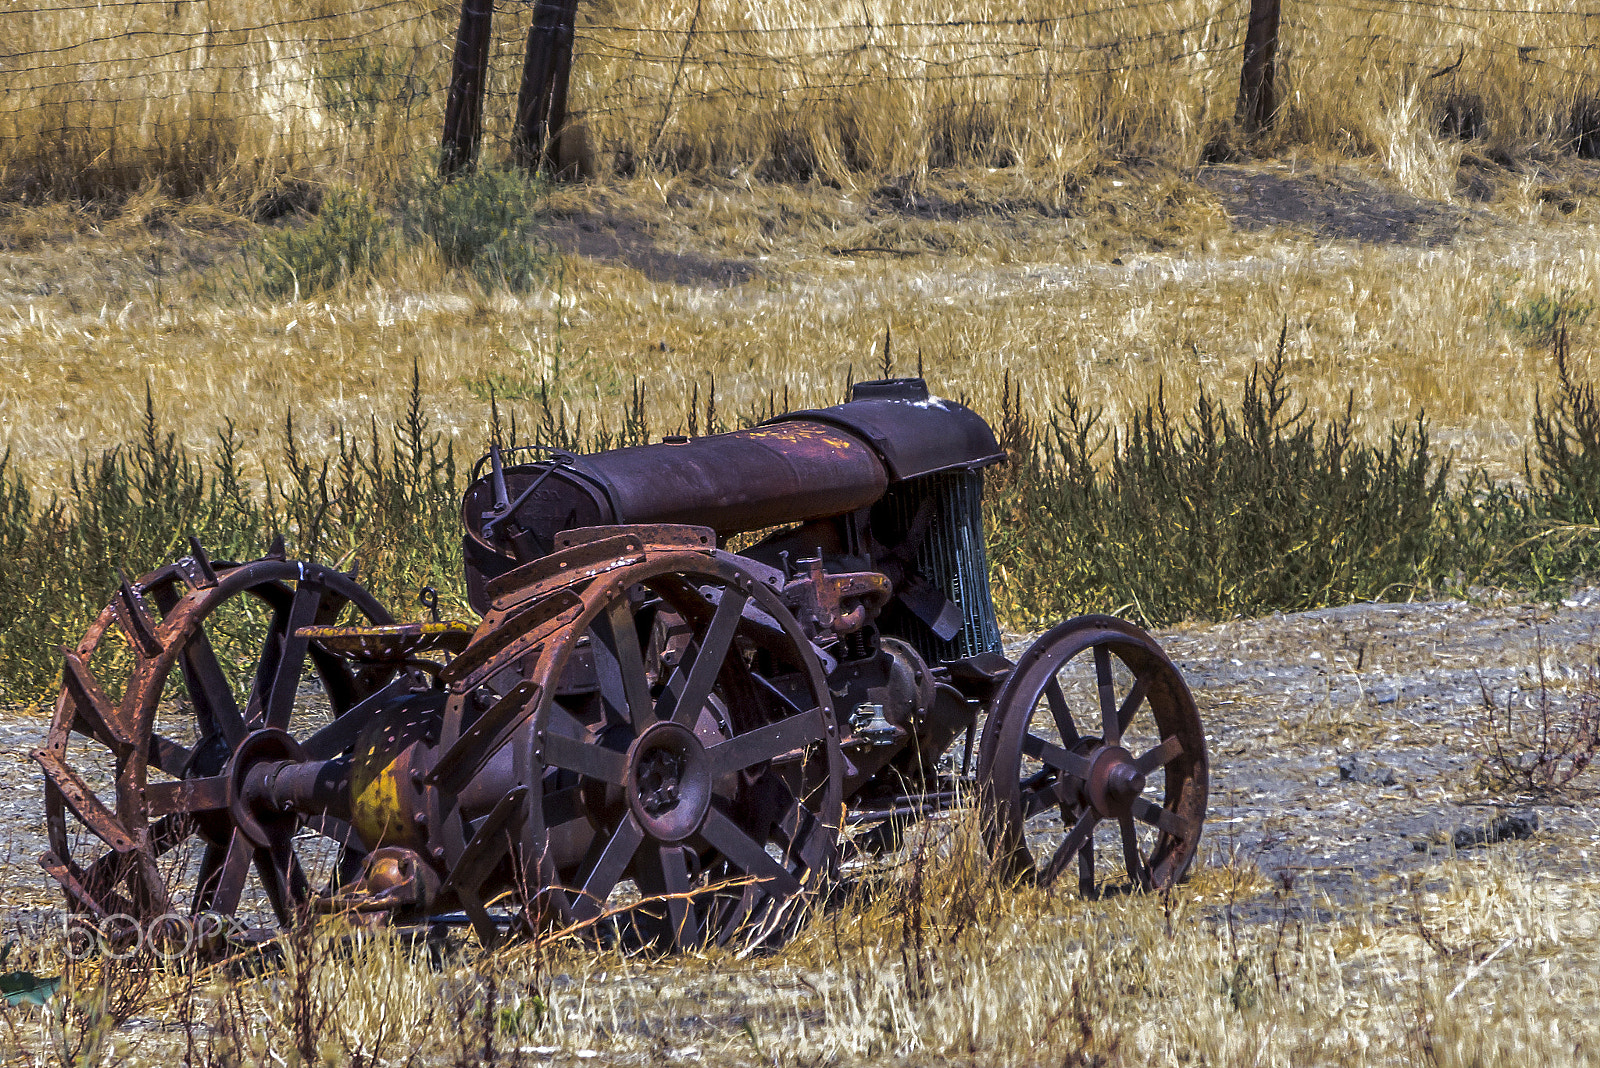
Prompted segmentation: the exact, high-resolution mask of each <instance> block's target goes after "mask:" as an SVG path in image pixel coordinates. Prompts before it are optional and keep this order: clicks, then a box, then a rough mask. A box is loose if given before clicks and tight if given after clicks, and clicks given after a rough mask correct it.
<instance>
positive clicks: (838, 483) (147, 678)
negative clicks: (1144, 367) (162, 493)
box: [33, 379, 1208, 950]
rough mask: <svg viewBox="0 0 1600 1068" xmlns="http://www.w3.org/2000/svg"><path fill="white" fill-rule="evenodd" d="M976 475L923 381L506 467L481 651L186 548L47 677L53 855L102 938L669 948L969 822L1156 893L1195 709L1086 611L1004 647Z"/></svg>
mask: <svg viewBox="0 0 1600 1068" xmlns="http://www.w3.org/2000/svg"><path fill="white" fill-rule="evenodd" d="M1003 459H1004V456H1003V453H1002V450H1001V449H1000V447H999V445H998V444H997V442H996V438H995V435H994V433H993V432H992V431H991V429H990V427H989V426H988V425H987V424H986V423H985V422H984V421H983V420H982V419H981V418H980V417H979V416H978V415H976V414H975V413H973V412H972V411H970V410H969V409H967V408H965V407H963V406H962V405H959V404H956V403H953V402H950V401H946V400H940V399H938V398H936V397H933V396H930V395H929V393H928V390H927V388H926V386H925V384H924V383H923V382H922V380H921V379H892V380H886V381H879V382H869V383H861V384H858V385H857V386H855V387H854V390H853V392H852V397H851V399H850V401H849V402H847V403H843V404H840V405H837V406H834V407H831V408H824V409H820V410H808V411H797V412H793V413H791V414H788V415H785V416H782V417H780V418H777V419H773V420H770V421H769V422H767V423H765V424H763V425H760V426H757V427H754V428H752V429H747V430H740V431H736V432H732V433H725V434H717V435H712V436H705V437H696V438H692V439H691V438H688V437H668V438H666V439H664V440H662V441H661V442H660V443H652V444H648V445H643V446H637V447H631V448H621V449H615V450H611V451H607V452H601V453H595V454H590V455H576V454H573V453H570V452H564V451H558V450H553V449H547V448H529V447H523V448H508V449H506V450H501V449H500V448H498V447H496V448H494V449H492V450H491V452H490V454H489V455H488V456H486V457H484V458H483V459H482V460H481V461H479V464H478V466H477V468H476V469H475V470H474V472H473V480H472V482H471V484H470V486H469V488H468V489H467V491H466V493H465V496H464V499H463V501H462V505H461V518H462V523H463V524H464V553H465V562H466V563H465V566H466V576H465V577H466V586H467V589H468V596H469V600H470V602H471V604H472V606H473V608H474V609H475V610H476V611H477V612H478V613H480V614H481V617H482V619H481V622H479V623H477V624H476V625H473V624H468V623H461V622H450V621H440V620H439V619H438V613H437V607H436V605H437V601H436V600H435V601H433V602H432V604H433V606H434V608H435V611H434V613H433V616H434V618H433V619H432V621H428V622H421V623H397V622H395V620H394V619H393V618H392V617H391V616H390V614H389V613H388V612H387V611H386V610H385V609H384V607H383V606H382V605H381V604H379V603H378V602H377V600H376V599H375V598H374V597H373V596H372V595H371V594H370V593H369V592H368V591H367V590H366V589H364V588H363V587H362V586H361V585H360V584H359V583H358V581H357V579H356V578H355V576H354V575H353V574H347V573H344V572H343V571H340V570H338V569H335V568H332V567H328V566H324V565H321V564H317V563H311V562H297V561H294V560H290V559H286V558H285V552H284V548H283V544H282V540H281V538H280V539H278V540H277V541H275V543H274V545H273V547H272V548H271V549H270V550H269V551H268V552H267V554H266V556H265V557H263V558H261V559H258V560H253V561H250V562H247V563H223V562H221V561H214V560H211V559H209V558H208V557H207V555H206V553H205V552H204V550H203V549H202V547H201V546H200V545H199V543H198V542H195V541H193V540H192V539H191V541H190V547H191V552H190V554H189V555H187V556H185V557H184V558H182V559H180V560H177V561H176V562H175V563H172V564H169V565H167V566H165V567H162V568H160V569H158V570H156V571H153V572H151V573H150V574H147V575H145V576H143V577H142V578H140V579H138V580H137V581H128V580H126V579H124V580H123V582H122V585H121V588H120V591H119V592H118V594H117V595H116V597H115V598H114V599H113V601H112V603H111V604H110V605H109V606H108V607H107V608H106V609H105V610H104V611H103V612H102V613H101V614H100V615H99V617H98V618H97V619H96V620H95V622H94V623H93V625H92V626H91V627H90V628H89V630H88V632H87V634H86V635H85V636H84V637H83V639H82V640H81V641H80V642H79V643H78V644H77V646H76V647H74V648H71V649H64V650H63V653H64V659H65V668H64V672H63V684H62V688H61V691H60V695H59V698H58V700H57V702H56V706H55V715H54V719H53V721H52V723H51V727H50V730H49V734H48V737H47V739H46V742H45V744H44V745H43V746H42V748H40V749H39V750H38V751H36V752H35V753H34V754H33V756H34V759H35V760H36V761H37V762H38V764H39V765H40V767H41V768H42V769H43V772H44V785H45V801H46V821H47V824H48V831H49V849H48V852H46V853H45V855H44V856H43V858H42V863H43V866H44V868H45V869H46V870H47V871H48V872H49V873H50V874H51V875H52V876H53V877H54V878H55V879H56V881H57V882H59V883H60V885H61V888H62V890H63V891H64V892H65V896H66V901H67V905H68V908H69V910H70V912H71V913H73V914H75V915H78V916H80V917H83V918H84V919H85V920H87V921H89V922H95V923H103V922H105V921H106V920H107V918H111V917H123V919H121V920H119V921H118V922H122V923H128V922H129V919H128V918H131V920H132V922H133V923H136V924H137V923H147V922H153V921H154V920H156V919H158V918H164V920H163V922H166V923H173V922H175V919H176V921H177V922H178V925H179V926H182V923H181V921H183V920H184V918H186V917H197V916H202V915H205V916H222V917H228V918H230V920H231V922H232V923H233V924H234V925H235V927H236V929H239V930H243V931H246V932H257V933H260V934H262V935H263V936H264V937H269V936H270V933H271V932H273V931H276V930H280V929H282V928H283V927H285V926H287V925H290V924H294V923H296V922H299V921H300V920H301V919H303V918H304V917H306V916H309V915H313V914H317V913H341V914H345V915H347V916H349V917H353V918H355V919H356V920H358V921H359V922H362V923H365V924H371V925H382V924H404V925H411V924H436V923H447V922H456V923H460V924H467V923H470V924H471V925H472V926H473V927H474V928H475V929H476V931H477V933H478V935H479V937H480V938H481V939H482V940H483V941H484V942H485V943H493V942H495V941H497V940H500V939H502V938H504V937H506V936H507V935H508V934H514V933H517V932H523V933H529V932H540V931H544V932H548V931H550V930H552V929H566V928H572V929H576V930H579V931H586V932H589V933H590V934H591V936H595V937H600V936H602V935H603V936H604V937H607V938H614V939H618V940H621V941H622V942H624V943H626V944H629V945H638V946H648V947H655V948H657V949H666V950H671V949H674V948H680V947H685V946H692V945H699V944H705V943H708V942H727V941H729V940H730V939H736V938H738V939H750V940H755V941H761V940H775V939H780V938H782V937H784V935H785V934H786V933H788V932H790V931H791V930H792V928H793V926H794V925H795V924H796V923H797V922H798V919H799V917H800V916H801V914H802V913H803V911H804V908H805V906H806V905H807V903H809V902H812V901H815V900H816V899H817V898H818V896H819V894H821V893H822V892H823V891H824V890H825V888H826V887H827V886H828V885H829V884H830V881H831V880H832V879H833V877H834V876H835V875H836V873H837V872H838V870H839V866H840V864H841V853H847V854H850V853H853V852H859V851H861V850H866V849H870V848H874V847H877V848H880V849H881V848H886V847H888V846H890V845H892V844H893V842H894V841H895V840H896V835H897V832H898V831H899V830H900V829H902V828H904V827H905V826H907V825H908V823H909V822H911V821H914V820H916V819H918V818H921V817H924V816H926V815H928V814H930V813H936V812H940V811H943V810H947V809H950V808H951V807H952V806H954V805H957V804H960V803H964V800H963V799H965V798H969V797H971V798H976V799H977V803H978V804H979V806H980V810H981V812H982V814H983V826H984V828H985V835H986V841H987V845H988V847H989V849H990V850H991V852H992V854H993V856H994V858H995V859H996V861H997V862H999V863H1003V864H1005V865H1008V866H1010V869H1011V870H1012V871H1013V872H1015V873H1016V874H1017V875H1019V876H1022V877H1032V878H1035V879H1037V880H1039V881H1041V882H1045V883H1050V882H1054V881H1055V880H1057V879H1059V878H1061V877H1062V875H1063V873H1064V872H1065V871H1066V869H1067V868H1068V867H1069V866H1071V865H1074V863H1075V866H1076V869H1077V872H1076V874H1077V879H1078V884H1079V887H1080V888H1081V890H1082V891H1083V892H1084V893H1085V894H1094V893H1096V892H1098V890H1099V888H1100V887H1101V886H1102V884H1103V885H1105V886H1112V885H1114V886H1117V887H1127V888H1132V889H1141V888H1142V889H1152V888H1164V887H1168V886H1171V885H1172V884H1174V883H1175V882H1176V881H1178V880H1179V879H1180V878H1182V877H1183V875H1184V873H1185V872H1186V870H1187V869H1188V868H1189V866H1190V863H1191V862H1192V861H1193V859H1194V857H1195V851H1196V848H1197V846H1198V843H1199V840H1200V834H1201V827H1202V824H1203V821H1204V819H1205V813H1206V793H1207V767H1208V762H1207V755H1206V742H1205V737H1204V734H1203V731H1202V727H1201V722H1200V719H1199V715H1198V713H1197V710H1196V707H1195V702H1194V699H1193V698H1192V696H1191V695H1190V692H1189V689H1188V687H1187V686H1186V685H1185V683H1184V680H1183V678H1182V676H1181V675H1180V674H1179V672H1178V670H1177V669H1176V668H1175V667H1174V666H1173V664H1172V662H1171V661H1170V660H1169V659H1168V658H1167V657H1166V656H1165V655H1164V654H1163V653H1162V651H1161V649H1160V647H1159V646H1158V645H1157V644H1156V642H1155V641H1154V640H1153V639H1152V638H1151V637H1150V636H1149V635H1148V634H1146V633H1145V632H1144V631H1142V630H1140V629H1139V628H1138V627H1136V626H1134V625H1132V624H1130V623H1128V622H1125V621H1122V620H1119V619H1116V618H1112V617H1110V616H1102V615H1094V616H1083V617H1080V618H1077V619H1072V620H1069V621H1067V622H1065V623H1062V624H1060V625H1059V626H1056V627H1055V628H1054V629H1052V630H1050V631H1048V632H1047V633H1045V634H1044V635H1042V636H1041V637H1039V638H1038V639H1037V640H1036V641H1034V642H1033V644H1032V645H1031V646H1030V647H1028V648H1027V649H1026V650H1025V651H1023V652H1022V653H1021V654H1020V656H1019V657H1018V658H1017V659H1016V660H1015V661H1014V662H1013V661H1012V660H1011V659H1008V658H1007V657H1006V656H1005V655H1003V652H1002V643H1001V634H1000V628H999V625H998V623H997V621H996V616H995V610H994V607H993V603H992V600H991V596H990V590H989V584H988V570H987V562H986V558H985V548H984V531H983V524H982V509H981V504H982V491H983V473H984V470H985V468H987V467H989V466H991V465H993V464H996V463H999V462H1000V461H1002V460H1003ZM730 544H735V545H743V548H740V549H738V551H734V550H733V549H731V548H730V547H729V546H730ZM847 827H850V828H853V830H854V832H855V833H853V834H850V835H845V834H844V833H843V832H844V831H845V830H846V828H847ZM1097 828H1099V829H1100V833H1098V835H1097ZM842 841H843V842H847V843H848V845H847V846H844V847H842V846H841V842H842ZM1097 844H1098V847H1099V848H1101V849H1102V850H1105V851H1106V852H1107V853H1108V854H1109V855H1110V856H1111V857H1112V858H1114V860H1113V863H1112V865H1111V868H1112V870H1111V871H1110V872H1109V873H1108V872H1102V873H1101V874H1100V875H1099V876H1098V881H1097V874H1096V867H1095V865H1096V849H1097Z"/></svg>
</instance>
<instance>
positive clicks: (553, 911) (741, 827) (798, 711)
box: [446, 552, 843, 950]
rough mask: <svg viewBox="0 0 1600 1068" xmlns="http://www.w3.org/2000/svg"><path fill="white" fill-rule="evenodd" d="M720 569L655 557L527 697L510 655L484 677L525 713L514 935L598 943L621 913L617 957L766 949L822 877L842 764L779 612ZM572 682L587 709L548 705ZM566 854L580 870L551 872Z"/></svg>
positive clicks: (829, 862)
mask: <svg viewBox="0 0 1600 1068" xmlns="http://www.w3.org/2000/svg"><path fill="white" fill-rule="evenodd" d="M733 560H734V558H732V557H729V556H727V555H726V554H722V553H702V552H695V553H669V554H665V555H662V556H653V557H651V558H649V559H647V560H646V561H645V562H643V563H641V564H638V565H635V566H632V567H629V568H626V569H624V570H621V571H618V572H615V573H614V574H612V575H608V576H606V579H605V580H603V581H602V582H601V583H597V584H593V585H591V586H589V588H587V589H586V590H585V591H584V593H583V599H582V610H581V612H580V613H579V614H578V615H577V617H576V618H575V619H574V620H573V621H572V622H571V623H570V624H568V625H567V626H565V627H563V628H562V629H561V630H560V631H559V633H557V634H555V635H554V636H552V637H551V638H550V639H549V640H548V641H547V642H546V643H545V644H544V646H543V651H542V653H541V654H540V655H539V657H538V660H537V663H536V664H535V665H534V666H533V667H532V668H531V669H530V670H527V672H526V674H527V678H526V679H525V680H523V681H522V682H521V683H518V684H516V685H513V682H512V678H513V677H516V676H517V675H519V674H520V669H519V668H518V667H517V666H516V661H515V659H514V658H512V657H509V656H508V658H507V660H508V663H507V664H506V666H505V668H504V671H505V672H506V673H508V677H507V678H505V679H503V680H501V681H498V682H496V681H494V679H493V677H492V676H491V681H490V683H489V685H490V686H491V687H493V688H495V689H497V690H499V691H509V692H508V693H507V698H511V699H514V698H515V695H516V693H518V692H521V693H523V694H526V693H527V692H528V690H529V688H532V687H537V689H538V693H539V695H540V696H539V698H538V704H537V708H536V710H535V711H534V713H533V715H532V717H531V723H530V725H529V727H528V729H527V730H526V731H524V732H522V734H521V740H520V741H514V742H513V743H512V744H516V745H527V746H528V747H529V749H530V751H531V760H529V761H527V762H526V767H525V770H524V771H523V772H522V778H521V784H522V785H524V786H527V787H528V788H529V789H528V798H529V800H528V804H527V812H526V817H525V819H524V822H523V829H522V833H521V836H520V849H521V856H520V858H519V867H520V869H521V871H522V872H523V880H524V882H525V883H526V884H527V885H528V887H529V888H530V889H528V890H526V891H525V892H524V896H525V898H526V901H525V906H526V908H527V910H528V913H527V914H528V915H529V916H530V917H531V916H535V915H538V916H543V917H544V918H545V919H546V920H547V921H553V922H554V923H556V924H558V925H561V926H577V927H579V928H581V929H586V930H588V931H590V932H591V933H595V934H597V933H598V925H597V923H596V921H597V920H599V919H600V918H601V917H602V915H603V914H609V913H617V914H618V917H619V918H618V927H619V929H620V930H621V931H622V932H623V934H624V936H625V938H626V940H627V941H628V942H629V943H630V944H645V945H650V946H654V947H656V948H658V949H666V950H670V949H678V948H686V947H689V946H693V945H699V944H704V943H706V942H718V943H725V942H728V941H730V940H732V939H734V938H735V937H749V938H753V939H755V940H762V939H766V938H769V937H770V938H777V937H782V936H783V935H785V934H787V933H788V931H789V929H791V928H792V927H793V925H794V924H795V923H796V922H797V921H798V917H799V916H800V915H801V914H802V912H803V907H804V905H805V903H806V902H807V901H809V900H810V898H811V897H812V896H813V893H814V891H815V890H817V889H819V888H820V885H821V884H822V882H823V881H824V880H825V878H826V877H827V876H828V875H829V874H830V872H831V870H832V868H833V865H834V862H835V859H836V851H837V841H838V833H839V826H840V822H841V819H842V815H843V793H842V782H843V758H842V755H841V753H840V750H839V745H838V736H837V730H836V728H835V724H834V715H833V709H832V705H831V703H830V701H829V700H828V691H827V687H826V683H825V682H824V681H823V676H822V671H821V667H820V665H819V664H818V663H817V659H816V657H815V655H814V654H813V653H812V651H811V649H810V645H809V643H808V642H807V641H806V639H805V638H804V636H803V635H802V633H801V632H800V629H799V626H798V624H796V623H795V622H794V619H793V617H792V616H791V615H790V614H789V612H788V611H787V609H785V608H784V606H783V605H782V604H781V602H779V600H778V599H777V597H776V595H774V594H773V593H772V592H771V591H770V590H769V589H767V588H766V587H765V586H762V585H761V584H760V583H758V582H756V581H755V580H754V579H753V578H751V576H749V575H748V574H747V573H745V572H744V571H743V570H742V569H740V568H739V567H738V566H737V564H736V563H734V562H733ZM747 606H748V607H749V608H750V609H751V611H749V612H747V611H746V608H747ZM753 617H754V619H757V620H759V621H760V622H759V623H757V622H753ZM489 625H491V624H490V621H489V620H486V622H485V626H486V627H487V626H489ZM756 639H759V641H757V640H756ZM501 640H504V639H501ZM508 644H509V647H510V648H512V649H513V650H519V648H520V647H518V646H517V645H516V644H515V643H514V642H511V643H508ZM585 678H587V679H592V684H593V686H594V689H593V690H592V691H590V692H589V693H588V694H587V695H581V694H580V695H574V694H572V693H570V692H569V693H567V694H563V693H562V692H561V691H562V689H563V687H564V686H565V688H566V689H568V690H569V691H570V690H572V689H573V688H574V687H573V685H572V682H573V680H575V679H585ZM563 680H565V682H564V681H563ZM518 685H520V686H521V687H522V689H521V690H520V691H519V690H518V689H517V686H518ZM507 698H502V700H504V699H507ZM525 699H526V698H525ZM460 703H461V700H460V699H453V700H452V705H451V709H452V710H455V709H458V708H459V705H460ZM484 714H485V715H492V714H493V713H492V711H490V712H486V713H484ZM453 719H454V720H455V722H460V721H461V717H460V716H459V715H456V716H452V715H451V713H450V711H447V716H446V736H447V737H448V736H450V735H451V734H453V733H454V729H455V728H454V726H453V724H452V720H453ZM774 758H780V759H776V760H775V759H774ZM465 830H466V829H465V828H463V831H462V833H461V837H465ZM574 840H576V841H580V842H587V847H586V848H584V849H582V850H581V856H577V857H572V856H570V855H568V856H566V857H561V856H558V854H560V853H561V849H560V848H559V843H560V842H562V841H567V842H570V841H574ZM569 853H570V851H569ZM630 901H636V902H637V903H634V904H629V902H630Z"/></svg>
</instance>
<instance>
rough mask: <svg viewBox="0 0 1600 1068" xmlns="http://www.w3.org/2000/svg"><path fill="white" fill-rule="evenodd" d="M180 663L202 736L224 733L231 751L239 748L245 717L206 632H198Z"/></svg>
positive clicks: (184, 652) (190, 641) (185, 647)
mask: <svg viewBox="0 0 1600 1068" xmlns="http://www.w3.org/2000/svg"><path fill="white" fill-rule="evenodd" d="M178 663H179V665H180V666H181V667H182V669H183V684H184V687H185V688H186V689H187V690H188V691H189V703H190V704H191V705H192V706H194V713H195V718H196V719H197V720H199V723H200V734H201V735H202V736H205V735H210V734H221V735H222V737H223V738H224V739H225V740H226V741H227V743H228V746H229V748H232V747H234V746H237V745H238V744H239V743H240V742H241V741H243V740H244V736H245V733H246V730H245V725H244V717H243V716H242V715H240V714H239V702H238V701H237V700H236V699H235V698H234V696H233V686H232V684H230V683H229V682H228V676H227V674H226V673H225V672H224V671H223V670H222V665H221V663H219V662H218V660H217V653H216V650H215V649H213V648H212V647H211V639H210V638H209V637H208V636H207V635H206V632H205V631H204V630H201V629H197V630H196V631H195V633H194V637H192V638H190V639H189V642H188V644H187V645H185V646H184V648H183V652H182V653H181V654H180V655H179V657H178Z"/></svg>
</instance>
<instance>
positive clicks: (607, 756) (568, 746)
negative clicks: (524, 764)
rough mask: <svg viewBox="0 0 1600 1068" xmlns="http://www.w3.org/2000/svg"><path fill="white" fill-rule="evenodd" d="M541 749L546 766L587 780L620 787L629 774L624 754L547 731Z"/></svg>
mask: <svg viewBox="0 0 1600 1068" xmlns="http://www.w3.org/2000/svg"><path fill="white" fill-rule="evenodd" d="M541 746H542V747H543V750H544V762H545V764H546V765H552V764H553V765H555V766H556V767H558V768H565V769H567V770H568V771H575V772H577V773H578V774H579V775H582V776H584V777H586V778H590V779H597V780H599V781H600V782H605V783H610V784H611V785H613V786H621V785H622V780H623V778H624V776H626V775H627V772H628V758H627V755H626V754H624V753H619V752H617V751H616V750H615V749H607V748H606V747H605V746H602V745H595V744H592V743H590V742H583V741H579V740H578V739H576V738H569V737H567V736H566V735H564V734H555V733H553V732H550V731H546V732H545V735H544V738H543V740H542V742H541Z"/></svg>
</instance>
